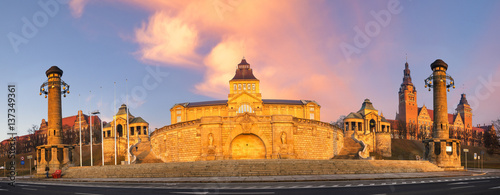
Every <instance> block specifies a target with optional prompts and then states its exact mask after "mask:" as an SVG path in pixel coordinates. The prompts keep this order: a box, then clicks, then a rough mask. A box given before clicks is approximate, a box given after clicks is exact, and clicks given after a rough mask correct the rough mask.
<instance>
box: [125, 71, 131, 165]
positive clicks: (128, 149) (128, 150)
mask: <svg viewBox="0 0 500 195" xmlns="http://www.w3.org/2000/svg"><path fill="white" fill-rule="evenodd" d="M125 86H126V89H125V90H126V91H127V96H126V97H127V107H126V108H127V159H128V160H127V161H128V164H130V138H129V137H130V127H129V126H128V121H129V119H128V79H125Z"/></svg>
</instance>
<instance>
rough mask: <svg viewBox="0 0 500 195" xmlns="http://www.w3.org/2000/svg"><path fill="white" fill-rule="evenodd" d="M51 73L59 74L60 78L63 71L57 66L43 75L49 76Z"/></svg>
mask: <svg viewBox="0 0 500 195" xmlns="http://www.w3.org/2000/svg"><path fill="white" fill-rule="evenodd" d="M51 73H57V74H59V76H62V74H63V71H62V70H61V69H60V68H59V67H57V66H52V67H50V68H49V69H48V70H47V71H45V75H47V76H49V74H51Z"/></svg>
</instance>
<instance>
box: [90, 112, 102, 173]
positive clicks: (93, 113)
mask: <svg viewBox="0 0 500 195" xmlns="http://www.w3.org/2000/svg"><path fill="white" fill-rule="evenodd" d="M91 114H92V115H94V116H95V115H98V114H101V113H100V112H99V110H96V111H94V112H92V113H91ZM92 115H91V116H90V120H92ZM91 133H92V132H91ZM103 134H104V133H103V131H102V119H101V146H102V165H104V145H103V141H102V140H103ZM91 135H92V134H91ZM90 140H92V138H91V139H90ZM91 143H92V142H91ZM90 147H91V148H92V144H91V146H90ZM91 154H92V153H91ZM91 158H92V157H91ZM90 162H91V163H92V165H91V166H93V162H94V161H90Z"/></svg>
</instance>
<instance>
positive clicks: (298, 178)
mask: <svg viewBox="0 0 500 195" xmlns="http://www.w3.org/2000/svg"><path fill="white" fill-rule="evenodd" d="M486 172H490V173H495V174H498V175H500V170H488V169H485V170H483V172H481V171H480V170H469V171H459V172H457V171H445V172H417V173H377V174H334V175H289V176H248V177H169V178H60V179H34V178H33V179H32V178H19V181H50V182H99V183H103V182H110V183H247V182H251V183H254V182H305V181H349V180H381V179H411V178H434V177H460V176H476V175H483V174H485V173H486ZM4 179H5V178H3V180H4Z"/></svg>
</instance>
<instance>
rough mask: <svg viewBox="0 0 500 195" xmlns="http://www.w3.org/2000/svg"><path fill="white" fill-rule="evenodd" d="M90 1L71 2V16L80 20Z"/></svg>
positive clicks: (75, 0)
mask: <svg viewBox="0 0 500 195" xmlns="http://www.w3.org/2000/svg"><path fill="white" fill-rule="evenodd" d="M88 2H89V0H71V1H70V2H69V8H70V9H71V14H72V15H73V17H75V18H79V17H81V16H82V14H83V10H84V8H85V6H86V5H87V3H88Z"/></svg>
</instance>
